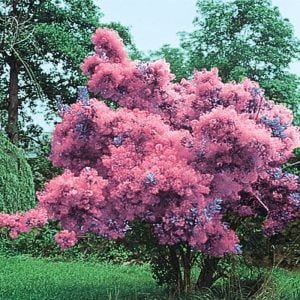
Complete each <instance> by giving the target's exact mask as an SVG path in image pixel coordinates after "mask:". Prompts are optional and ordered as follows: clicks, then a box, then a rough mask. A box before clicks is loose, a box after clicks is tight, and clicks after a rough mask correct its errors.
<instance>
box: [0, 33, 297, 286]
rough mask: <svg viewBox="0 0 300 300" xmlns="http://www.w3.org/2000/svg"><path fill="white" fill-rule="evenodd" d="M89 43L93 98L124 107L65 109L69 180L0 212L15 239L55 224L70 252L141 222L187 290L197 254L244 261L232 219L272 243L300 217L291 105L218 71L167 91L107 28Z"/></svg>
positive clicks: (83, 96)
mask: <svg viewBox="0 0 300 300" xmlns="http://www.w3.org/2000/svg"><path fill="white" fill-rule="evenodd" d="M92 41H93V43H94V45H95V54H94V55H92V56H89V57H88V58H86V59H85V61H84V63H83V64H82V70H83V72H84V73H85V74H86V75H87V76H88V78H89V80H88V87H89V90H90V91H91V92H92V93H94V94H95V95H96V96H98V97H101V98H103V99H109V100H111V101H113V102H115V103H116V104H118V105H119V106H120V108H118V109H112V108H110V107H108V106H107V105H106V104H104V103H103V102H100V101H98V100H96V99H91V100H90V99H89V98H88V95H87V92H86V91H85V90H84V89H81V90H80V93H79V100H80V101H79V102H78V103H76V104H73V105H72V106H71V107H66V106H61V114H62V117H63V121H62V122H61V123H60V124H58V125H57V126H56V129H55V132H54V136H53V140H52V154H51V159H52V161H53V163H54V165H56V166H59V167H63V168H65V169H66V171H65V172H64V173H63V174H62V175H60V176H58V177H56V178H54V179H52V180H51V181H50V182H49V183H48V184H47V185H46V187H45V191H44V192H41V193H39V194H38V198H39V205H38V206H37V207H36V208H35V209H33V210H30V211H28V212H26V213H24V214H15V215H8V214H2V215H0V216H1V218H0V226H8V227H9V228H10V234H11V236H12V237H16V236H18V235H19V234H20V233H22V232H26V231H28V230H30V229H31V228H32V227H36V226H43V225H44V224H45V223H46V222H47V220H48V219H54V220H59V221H60V224H61V227H62V230H61V231H60V232H59V233H58V234H56V236H55V239H56V241H57V242H58V244H60V246H61V247H62V248H63V249H65V248H69V247H72V246H74V245H75V244H76V242H77V241H78V239H79V238H81V237H83V236H84V235H85V234H86V233H88V232H92V233H95V234H97V235H101V236H104V237H108V238H111V239H119V238H123V237H124V236H125V234H126V232H127V231H128V230H130V223H131V222H132V221H134V220H141V221H143V222H145V223H148V224H150V226H151V228H152V232H153V234H154V236H155V237H156V239H157V240H158V241H159V243H160V244H162V245H170V248H169V250H168V251H170V259H171V264H172V265H173V267H174V270H173V271H174V272H175V277H176V280H177V284H178V287H179V289H182V288H184V289H189V287H190V279H191V278H190V275H191V274H190V272H191V266H192V262H193V261H194V259H193V256H194V255H195V253H197V251H198V250H200V251H201V252H202V253H205V254H207V255H209V256H216V257H220V256H223V255H224V254H226V253H233V254H239V253H240V252H241V249H240V246H239V238H238V236H237V234H236V232H235V229H236V226H235V224H234V222H231V216H232V215H236V216H238V217H239V218H240V219H241V220H242V219H243V218H247V217H250V216H260V217H261V219H262V227H263V229H264V232H265V234H274V233H276V232H279V231H281V230H282V229H283V228H284V226H285V225H286V224H287V223H288V222H289V221H291V220H293V219H295V218H296V217H297V214H298V212H299V197H300V194H299V178H298V177H297V176H296V175H292V174H289V173H285V172H283V171H282V169H281V168H280V167H281V165H282V164H284V163H285V162H286V161H288V160H289V158H290V157H291V156H292V151H293V149H294V148H295V147H296V146H298V145H299V138H300V136H299V131H298V129H297V128H296V127H294V126H292V124H291V123H292V114H291V112H290V111H289V110H288V109H287V108H285V107H284V106H282V105H276V104H275V103H273V102H272V101H268V100H266V99H265V97H264V94H263V90H262V89H260V88H259V86H258V84H257V83H254V82H252V81H250V80H248V79H247V80H244V81H243V82H242V83H222V81H221V79H220V78H219V77H218V71H217V69H212V70H211V71H206V70H203V71H201V72H195V74H194V76H193V78H192V79H191V80H182V81H181V82H180V83H172V79H174V76H173V75H172V74H171V73H170V70H169V66H168V64H166V63H165V61H155V62H150V63H144V62H141V61H132V60H130V59H129V57H128V55H127V54H126V52H125V51H124V46H123V43H122V41H121V40H120V39H119V37H118V36H117V34H116V33H115V32H114V31H111V30H109V29H98V30H97V31H96V33H95V34H94V35H93V38H92ZM177 247H180V249H179V250H180V253H177V252H176V251H177ZM178 255H180V256H181V259H180V260H179V257H178ZM180 262H182V263H183V267H184V278H183V281H182V278H181V270H180V265H179V263H180Z"/></svg>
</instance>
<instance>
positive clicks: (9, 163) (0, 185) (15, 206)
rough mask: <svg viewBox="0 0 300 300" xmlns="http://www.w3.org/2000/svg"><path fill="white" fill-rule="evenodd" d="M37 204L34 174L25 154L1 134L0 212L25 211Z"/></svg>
mask: <svg viewBox="0 0 300 300" xmlns="http://www.w3.org/2000/svg"><path fill="white" fill-rule="evenodd" d="M35 204H36V200H35V194H34V184H33V178H32V172H31V170H30V167H29V165H28V163H27V161H26V159H25V156H24V152H23V151H22V150H20V149H18V148H17V147H16V146H14V145H13V144H11V143H10V142H9V141H8V139H7V138H6V137H5V136H4V135H3V134H2V133H0V211H1V212H10V213H12V212H16V211H24V210H27V209H29V208H32V207H33V206H35Z"/></svg>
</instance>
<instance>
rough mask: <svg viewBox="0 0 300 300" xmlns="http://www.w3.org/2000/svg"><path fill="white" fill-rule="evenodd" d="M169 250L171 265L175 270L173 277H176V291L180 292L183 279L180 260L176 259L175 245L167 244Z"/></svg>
mask: <svg viewBox="0 0 300 300" xmlns="http://www.w3.org/2000/svg"><path fill="white" fill-rule="evenodd" d="M169 251H170V262H171V265H172V267H173V270H174V272H175V278H176V291H175V292H176V293H177V294H180V293H181V292H182V290H183V280H182V275H181V270H180V262H179V259H178V255H177V253H176V247H175V246H169Z"/></svg>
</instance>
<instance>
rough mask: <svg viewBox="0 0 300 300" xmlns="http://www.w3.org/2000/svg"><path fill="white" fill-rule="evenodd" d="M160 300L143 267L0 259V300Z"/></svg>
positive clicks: (160, 291) (18, 258) (31, 259)
mask: <svg viewBox="0 0 300 300" xmlns="http://www.w3.org/2000/svg"><path fill="white" fill-rule="evenodd" d="M149 296H151V298H150V297H149ZM155 296H157V299H161V298H162V290H160V289H158V288H157V287H156V285H155V282H154V280H153V279H152V278H151V276H150V274H149V270H148V269H147V267H143V266H118V265H105V264H101V265H100V264H92V263H81V262H74V263H73V262H72V263H63V262H50V261H46V260H41V259H33V258H24V257H9V258H4V257H0V299H1V300H27V299H30V300H44V299H45V300H46V299H47V300H52V299H55V300H58V299H59V300H60V299H63V300H67V299H72V300H76V299H80V300H81V299H82V300H85V299H87V300H90V299H91V300H92V299H155Z"/></svg>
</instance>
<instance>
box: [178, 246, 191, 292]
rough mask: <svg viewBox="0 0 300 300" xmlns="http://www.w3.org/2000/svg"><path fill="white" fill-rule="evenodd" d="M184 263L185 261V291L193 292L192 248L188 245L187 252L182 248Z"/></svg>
mask: <svg viewBox="0 0 300 300" xmlns="http://www.w3.org/2000/svg"><path fill="white" fill-rule="evenodd" d="M181 257H182V263H183V291H184V292H185V293H189V292H191V289H192V286H191V271H192V264H191V261H192V260H191V248H190V246H188V245H187V248H186V252H185V251H184V249H182V254H181Z"/></svg>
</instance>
